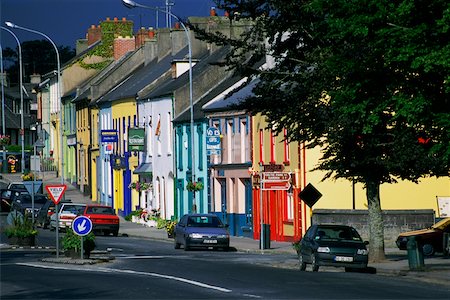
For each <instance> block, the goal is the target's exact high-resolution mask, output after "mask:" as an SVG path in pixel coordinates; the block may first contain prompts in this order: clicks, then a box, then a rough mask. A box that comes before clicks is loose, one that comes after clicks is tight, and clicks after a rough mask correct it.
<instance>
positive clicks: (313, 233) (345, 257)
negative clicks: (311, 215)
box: [299, 225, 369, 272]
mask: <svg viewBox="0 0 450 300" xmlns="http://www.w3.org/2000/svg"><path fill="white" fill-rule="evenodd" d="M367 244H368V242H364V241H363V240H362V238H361V237H360V235H359V234H358V232H357V231H356V229H355V228H353V227H351V226H346V225H312V226H311V227H310V228H309V229H308V230H307V231H306V233H305V236H304V237H303V239H302V240H301V241H300V253H299V262H300V270H302V271H304V270H305V269H306V264H311V267H312V270H313V271H314V272H317V271H318V270H319V267H320V266H333V267H345V268H346V271H348V270H350V269H353V268H355V269H366V268H367V261H368V254H369V251H368V250H367V248H366V245H367Z"/></svg>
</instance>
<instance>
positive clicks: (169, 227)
mask: <svg viewBox="0 0 450 300" xmlns="http://www.w3.org/2000/svg"><path fill="white" fill-rule="evenodd" d="M175 225H177V221H167V222H166V231H167V237H168V238H173V237H174V232H175Z"/></svg>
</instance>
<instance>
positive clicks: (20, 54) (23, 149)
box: [0, 24, 25, 174]
mask: <svg viewBox="0 0 450 300" xmlns="http://www.w3.org/2000/svg"><path fill="white" fill-rule="evenodd" d="M6 25H8V24H6ZM8 26H9V25H8ZM0 27H1V28H2V29H3V30H5V31H7V32H9V33H10V34H11V35H12V36H13V37H14V39H15V40H16V42H17V45H18V46H19V90H20V136H21V139H20V144H21V146H22V159H21V162H20V167H21V168H20V170H21V172H22V174H24V170H25V129H24V121H23V82H22V78H23V73H22V46H21V45H20V41H19V39H18V38H17V36H16V35H15V34H14V32H12V31H11V30H9V29H8V28H6V27H3V26H0ZM2 76H3V71H2ZM2 86H3V85H2ZM4 109H5V106H4V105H3V109H2V111H3V110H4ZM3 119H4V118H3ZM3 128H5V126H3ZM3 153H5V151H3ZM5 160H6V159H5Z"/></svg>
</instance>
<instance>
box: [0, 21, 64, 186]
mask: <svg viewBox="0 0 450 300" xmlns="http://www.w3.org/2000/svg"><path fill="white" fill-rule="evenodd" d="M5 24H6V25H7V26H8V27H11V28H16V29H22V30H24V31H28V32H32V33H36V34H39V35H41V36H43V37H45V38H46V39H47V40H48V41H49V42H50V43H51V44H52V46H53V48H55V52H56V62H57V67H58V70H57V72H58V74H57V78H58V84H57V89H56V94H57V100H58V103H59V104H60V111H59V113H60V120H59V148H60V149H59V151H60V160H61V184H64V157H63V155H64V151H63V145H64V143H63V107H62V103H61V62H60V59H59V51H58V47H56V44H55V43H54V42H53V41H52V39H51V38H50V37H48V36H47V35H46V34H44V33H42V32H39V31H36V30H34V29H29V28H25V27H22V26H19V25H16V24H14V23H12V22H5ZM2 28H3V27H2ZM21 77H22V76H21ZM22 140H23V139H22ZM22 149H23V148H22ZM22 151H23V150H22ZM22 159H23V155H22Z"/></svg>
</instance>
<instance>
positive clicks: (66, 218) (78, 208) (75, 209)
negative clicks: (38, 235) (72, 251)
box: [50, 203, 86, 230]
mask: <svg viewBox="0 0 450 300" xmlns="http://www.w3.org/2000/svg"><path fill="white" fill-rule="evenodd" d="M85 207H86V204H82V203H63V204H62V205H61V206H60V209H59V212H58V218H59V228H60V229H63V230H64V229H66V228H71V227H72V221H73V219H75V218H76V217H77V216H79V215H81V214H82V213H83V211H84V209H85ZM56 224H57V223H56V213H55V214H53V215H51V216H50V230H55V229H56Z"/></svg>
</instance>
